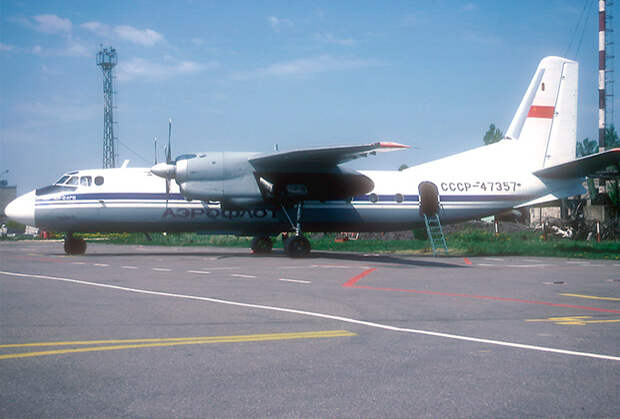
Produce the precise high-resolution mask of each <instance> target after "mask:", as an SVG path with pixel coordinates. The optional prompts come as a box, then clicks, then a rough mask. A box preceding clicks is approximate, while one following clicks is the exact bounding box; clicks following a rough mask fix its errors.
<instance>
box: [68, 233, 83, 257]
mask: <svg viewBox="0 0 620 419" xmlns="http://www.w3.org/2000/svg"><path fill="white" fill-rule="evenodd" d="M65 253H66V254H68V255H83V254H84V253H86V241H85V240H84V239H77V238H75V237H73V236H71V235H67V237H65Z"/></svg>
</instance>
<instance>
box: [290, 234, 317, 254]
mask: <svg viewBox="0 0 620 419" xmlns="http://www.w3.org/2000/svg"><path fill="white" fill-rule="evenodd" d="M285 246H286V247H285V249H286V253H287V254H288V255H289V256H290V257H292V258H305V257H308V256H309V255H310V249H311V246H310V242H309V241H308V239H307V238H305V237H304V236H296V237H291V238H289V239H288V240H287V241H286V245H285Z"/></svg>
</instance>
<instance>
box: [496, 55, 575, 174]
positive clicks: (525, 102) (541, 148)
mask: <svg viewBox="0 0 620 419" xmlns="http://www.w3.org/2000/svg"><path fill="white" fill-rule="evenodd" d="M577 82H578V64H577V63H576V62H575V61H571V60H568V59H566V58H561V57H546V58H543V59H542V61H541V62H540V64H539V65H538V68H537V69H536V73H534V77H533V78H532V81H531V82H530V85H529V87H528V89H527V92H526V93H525V96H524V97H523V99H522V100H521V104H520V105H519V109H518V110H517V112H516V114H515V116H514V119H513V120H512V122H511V124H510V127H509V128H508V131H507V132H506V136H507V137H508V138H511V139H518V140H519V141H520V142H522V145H523V147H525V148H526V149H527V154H528V155H529V156H531V162H532V163H531V166H532V167H531V168H532V169H534V170H538V169H542V168H544V167H549V166H553V165H556V164H560V163H564V162H566V161H570V160H573V159H574V158H575V150H576V143H577Z"/></svg>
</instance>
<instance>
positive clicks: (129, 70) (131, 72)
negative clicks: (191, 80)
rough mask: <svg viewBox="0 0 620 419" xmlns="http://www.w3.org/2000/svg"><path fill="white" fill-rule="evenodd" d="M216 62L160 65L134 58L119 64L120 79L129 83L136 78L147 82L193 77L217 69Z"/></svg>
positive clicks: (182, 62) (181, 62)
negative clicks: (177, 77) (186, 76)
mask: <svg viewBox="0 0 620 419" xmlns="http://www.w3.org/2000/svg"><path fill="white" fill-rule="evenodd" d="M217 65H218V64H217V63H216V62H209V63H197V62H194V61H179V62H176V63H169V64H160V63H154V62H152V61H148V60H145V59H143V58H132V59H131V60H129V61H122V62H120V63H119V64H118V71H117V75H118V79H119V80H120V81H129V80H133V79H136V78H140V79H142V80H147V81H157V80H164V79H168V78H171V77H176V76H184V75H192V74H197V73H201V72H203V71H206V70H209V69H212V68H215V67H217Z"/></svg>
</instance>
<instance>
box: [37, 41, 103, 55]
mask: <svg viewBox="0 0 620 419" xmlns="http://www.w3.org/2000/svg"><path fill="white" fill-rule="evenodd" d="M30 52H31V53H33V54H35V55H40V56H42V57H50V56H56V57H90V56H93V54H94V50H92V49H91V46H90V45H88V44H85V43H83V42H82V41H79V40H75V39H72V38H71V37H67V39H66V42H65V45H64V47H62V48H43V47H42V46H41V45H35V46H34V47H32V49H31V50H30Z"/></svg>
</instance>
